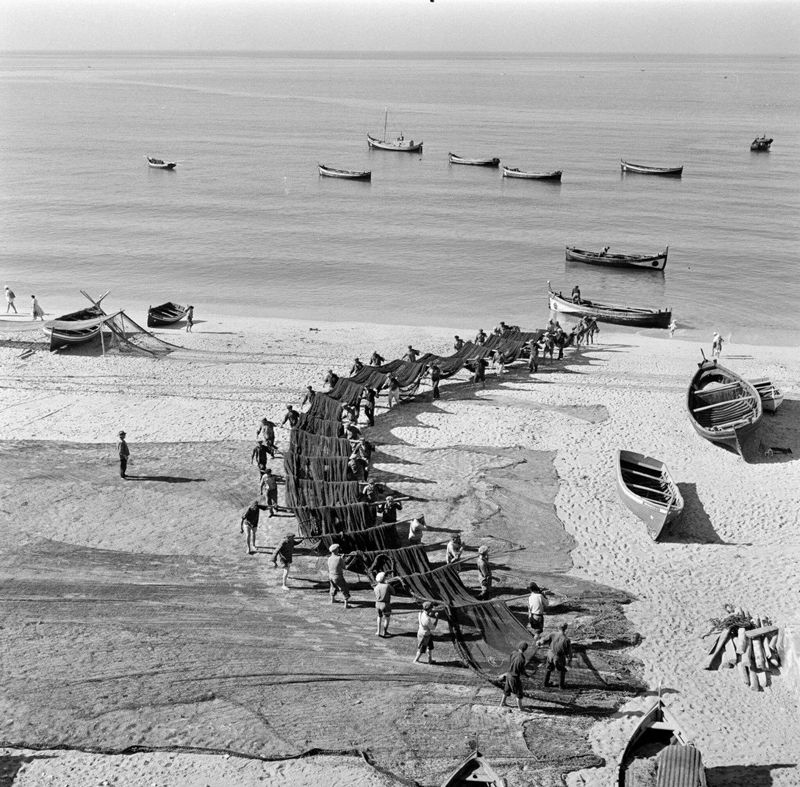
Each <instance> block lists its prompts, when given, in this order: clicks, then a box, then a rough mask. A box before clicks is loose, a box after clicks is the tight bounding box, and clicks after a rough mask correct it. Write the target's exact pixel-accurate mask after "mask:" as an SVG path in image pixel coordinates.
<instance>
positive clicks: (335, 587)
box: [328, 544, 350, 609]
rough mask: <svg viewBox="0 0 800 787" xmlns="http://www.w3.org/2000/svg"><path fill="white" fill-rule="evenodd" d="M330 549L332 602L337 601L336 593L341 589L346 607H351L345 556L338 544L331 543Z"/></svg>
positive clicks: (329, 579)
mask: <svg viewBox="0 0 800 787" xmlns="http://www.w3.org/2000/svg"><path fill="white" fill-rule="evenodd" d="M328 551H329V552H330V553H331V555H330V557H329V558H328V584H329V586H330V587H329V590H330V594H331V604H335V603H336V594H337V593H338V592H339V591H340V590H341V591H342V596H343V597H344V608H345V609H347V608H348V607H349V604H348V602H349V599H350V588H349V587H348V586H347V580H346V579H345V578H344V556H343V555H342V553H341V547H340V546H339V545H338V544H331V545H330V546H329V547H328Z"/></svg>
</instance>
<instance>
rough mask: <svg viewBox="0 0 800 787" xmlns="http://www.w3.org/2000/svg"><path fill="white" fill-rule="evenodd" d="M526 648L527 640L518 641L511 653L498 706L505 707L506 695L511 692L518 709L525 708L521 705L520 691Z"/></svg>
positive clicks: (521, 696) (522, 693) (521, 693)
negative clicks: (515, 699)
mask: <svg viewBox="0 0 800 787" xmlns="http://www.w3.org/2000/svg"><path fill="white" fill-rule="evenodd" d="M527 649H528V643H527V642H520V643H519V645H517V649H516V650H515V651H514V652H513V653H512V654H511V657H510V658H511V663H510V664H509V666H508V670H506V675H505V682H504V685H503V697H502V699H501V700H500V707H501V708H503V707H505V704H506V697H508V696H509V695H510V694H513V695H514V696H515V697H516V698H517V707H518V708H519V709H520V710H525V709H524V708H523V707H522V698H523V697H524V696H525V695H524V692H523V691H522V676H523V675H526V674H527V673H526V671H525V667H526V665H527V660H526V658H525V651H526V650H527Z"/></svg>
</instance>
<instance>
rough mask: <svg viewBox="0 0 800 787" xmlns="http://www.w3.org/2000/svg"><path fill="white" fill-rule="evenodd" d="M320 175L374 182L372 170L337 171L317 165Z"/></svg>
mask: <svg viewBox="0 0 800 787" xmlns="http://www.w3.org/2000/svg"><path fill="white" fill-rule="evenodd" d="M317 167H318V168H319V174H320V175H322V177H324V178H342V179H343V180H372V171H371V170H356V169H335V168H334V167H329V166H327V165H326V164H317Z"/></svg>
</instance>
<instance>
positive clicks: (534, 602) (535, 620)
mask: <svg viewBox="0 0 800 787" xmlns="http://www.w3.org/2000/svg"><path fill="white" fill-rule="evenodd" d="M528 588H529V589H530V591H531V594H530V596H528V625H529V626H530V627H531V630H532V631H534V632H536V633H537V634H541V633H542V632H543V631H544V611H545V610H546V609H547V599H546V598H545V597H544V593H542V591H541V590H540V589H539V586H538V585H537V584H536V583H535V582H531V584H530V585H528Z"/></svg>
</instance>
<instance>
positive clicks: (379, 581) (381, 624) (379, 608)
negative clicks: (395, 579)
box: [374, 571, 392, 637]
mask: <svg viewBox="0 0 800 787" xmlns="http://www.w3.org/2000/svg"><path fill="white" fill-rule="evenodd" d="M374 589H375V611H376V612H377V614H378V630H377V631H376V632H375V634H376V636H378V637H388V636H389V621H390V620H391V617H392V586H391V585H390V584H389V583H388V582H387V581H386V572H385V571H381V572H380V573H378V574H376V575H375V588H374Z"/></svg>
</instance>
